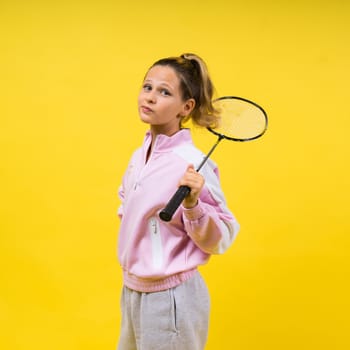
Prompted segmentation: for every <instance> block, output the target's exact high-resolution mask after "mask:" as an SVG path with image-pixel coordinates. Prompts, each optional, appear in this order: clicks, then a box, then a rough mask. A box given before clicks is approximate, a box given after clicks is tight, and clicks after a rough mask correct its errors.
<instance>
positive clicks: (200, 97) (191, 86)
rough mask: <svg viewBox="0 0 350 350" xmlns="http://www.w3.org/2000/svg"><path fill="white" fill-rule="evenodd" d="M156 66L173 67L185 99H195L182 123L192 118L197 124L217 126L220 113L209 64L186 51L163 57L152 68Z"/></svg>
mask: <svg viewBox="0 0 350 350" xmlns="http://www.w3.org/2000/svg"><path fill="white" fill-rule="evenodd" d="M154 66H169V67H171V68H173V69H174V71H175V72H176V74H177V76H178V77H179V79H180V89H181V91H182V98H183V100H184V101H186V100H188V99H190V98H193V99H194V100H195V106H194V108H193V110H192V113H191V114H190V115H188V116H186V117H184V118H183V119H182V120H181V124H183V123H185V122H186V121H188V120H189V119H191V120H192V122H193V123H194V124H195V125H197V126H202V127H211V128H215V127H216V126H217V125H218V122H219V113H218V111H217V110H216V108H215V107H214V106H213V104H212V98H213V94H214V86H213V83H212V81H211V79H210V77H209V72H208V68H207V65H206V64H205V62H204V61H203V60H202V59H201V58H200V57H199V56H197V55H195V54H192V53H185V54H182V55H181V56H178V57H168V58H162V59H160V60H158V61H157V62H155V63H154V64H153V65H152V66H151V68H153V67H154Z"/></svg>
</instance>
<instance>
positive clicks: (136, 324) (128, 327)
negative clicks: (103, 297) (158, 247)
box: [118, 272, 209, 350]
mask: <svg viewBox="0 0 350 350" xmlns="http://www.w3.org/2000/svg"><path fill="white" fill-rule="evenodd" d="M121 309H122V324H121V333H120V338H119V345H118V350H203V349H204V347H205V343H206V340H207V334H208V320H209V294H208V289H207V287H206V285H205V282H204V280H203V279H202V277H201V275H200V274H199V272H197V273H196V274H195V275H194V276H193V277H191V278H190V279H189V280H187V281H185V282H184V283H182V284H180V285H179V286H177V287H175V288H171V289H167V290H165V291H162V292H154V293H141V292H136V291H133V290H131V289H129V288H127V287H125V286H124V287H123V292H122V297H121Z"/></svg>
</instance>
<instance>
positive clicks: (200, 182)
mask: <svg viewBox="0 0 350 350" xmlns="http://www.w3.org/2000/svg"><path fill="white" fill-rule="evenodd" d="M204 182H205V181H204V177H203V176H202V175H201V174H199V173H198V172H197V171H196V170H195V169H194V166H193V165H192V164H191V165H189V166H188V167H187V170H186V172H185V174H184V176H183V177H182V178H181V180H180V182H179V186H188V187H189V188H190V189H191V192H190V193H189V194H188V195H187V196H186V197H185V199H184V200H183V202H182V205H183V206H184V207H185V208H186V209H190V208H193V207H195V206H196V205H197V202H198V197H199V194H200V192H201V190H202V188H203V186H204Z"/></svg>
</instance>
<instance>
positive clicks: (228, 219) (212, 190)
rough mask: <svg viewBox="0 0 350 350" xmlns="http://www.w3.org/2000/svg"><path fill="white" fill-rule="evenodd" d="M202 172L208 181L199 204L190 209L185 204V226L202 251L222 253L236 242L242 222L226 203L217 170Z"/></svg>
mask: <svg viewBox="0 0 350 350" xmlns="http://www.w3.org/2000/svg"><path fill="white" fill-rule="evenodd" d="M208 170H209V171H208ZM203 175H204V177H205V181H206V182H205V187H204V188H203V190H202V193H201V196H200V198H199V200H198V203H197V205H196V206H195V207H194V208H191V209H186V208H184V207H182V210H183V214H182V215H183V221H184V226H185V230H186V232H187V234H188V235H189V236H190V237H191V239H192V240H193V241H194V242H195V244H196V245H197V246H198V247H199V248H200V249H201V250H203V251H204V252H206V253H208V254H222V253H224V252H225V251H226V250H227V249H228V248H229V247H230V245H231V244H232V243H233V241H234V239H235V237H236V235H237V233H238V231H239V224H238V222H237V220H236V218H235V217H234V216H233V214H232V213H231V212H230V211H229V209H228V208H227V206H226V201H225V198H224V195H223V193H222V190H221V187H220V183H219V178H218V171H217V169H207V171H206V172H205V173H204V174H203Z"/></svg>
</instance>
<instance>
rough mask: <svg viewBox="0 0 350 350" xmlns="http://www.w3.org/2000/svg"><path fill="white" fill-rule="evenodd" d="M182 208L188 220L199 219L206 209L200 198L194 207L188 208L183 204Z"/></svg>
mask: <svg viewBox="0 0 350 350" xmlns="http://www.w3.org/2000/svg"><path fill="white" fill-rule="evenodd" d="M182 209H183V213H184V215H185V217H186V219H187V220H199V219H200V218H201V217H202V216H204V210H203V208H202V206H201V203H200V201H199V200H198V203H197V205H196V206H194V207H193V208H190V209H187V208H185V207H184V206H183V207H182Z"/></svg>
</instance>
